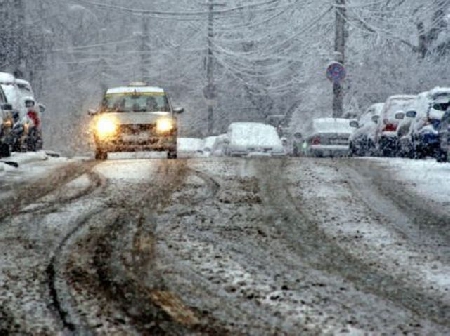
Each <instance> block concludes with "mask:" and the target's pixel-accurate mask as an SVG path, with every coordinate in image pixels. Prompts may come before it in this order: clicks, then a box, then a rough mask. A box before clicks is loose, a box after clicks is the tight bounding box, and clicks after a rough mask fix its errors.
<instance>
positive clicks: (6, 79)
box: [0, 72, 16, 83]
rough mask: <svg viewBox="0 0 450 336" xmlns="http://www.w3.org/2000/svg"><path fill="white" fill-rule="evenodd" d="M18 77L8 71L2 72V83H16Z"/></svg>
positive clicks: (0, 74)
mask: <svg viewBox="0 0 450 336" xmlns="http://www.w3.org/2000/svg"><path fill="white" fill-rule="evenodd" d="M15 80H16V78H15V77H14V76H13V75H11V74H10V73H8V72H0V83H14V82H15Z"/></svg>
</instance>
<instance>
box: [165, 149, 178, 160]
mask: <svg viewBox="0 0 450 336" xmlns="http://www.w3.org/2000/svg"><path fill="white" fill-rule="evenodd" d="M177 157H178V154H177V151H169V152H167V158H168V159H169V160H172V159H176V158H177Z"/></svg>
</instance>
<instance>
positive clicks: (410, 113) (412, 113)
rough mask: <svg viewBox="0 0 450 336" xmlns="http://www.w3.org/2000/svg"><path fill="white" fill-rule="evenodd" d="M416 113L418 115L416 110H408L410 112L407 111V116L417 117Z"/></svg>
mask: <svg viewBox="0 0 450 336" xmlns="http://www.w3.org/2000/svg"><path fill="white" fill-rule="evenodd" d="M416 115H417V112H416V111H408V112H406V117H407V118H415V117H416Z"/></svg>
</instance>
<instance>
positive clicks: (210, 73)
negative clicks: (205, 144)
mask: <svg viewBox="0 0 450 336" xmlns="http://www.w3.org/2000/svg"><path fill="white" fill-rule="evenodd" d="M216 6H225V4H219V3H214V0H208V57H207V59H206V78H207V81H208V84H207V85H206V87H205V89H204V92H203V94H204V96H205V98H206V99H207V102H208V135H212V134H213V132H214V102H213V101H214V99H216V87H215V85H214V51H213V42H212V41H213V38H214V7H216Z"/></svg>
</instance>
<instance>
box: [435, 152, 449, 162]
mask: <svg viewBox="0 0 450 336" xmlns="http://www.w3.org/2000/svg"><path fill="white" fill-rule="evenodd" d="M436 160H437V162H447V161H448V155H447V152H446V151H443V150H439V151H438V154H437V155H436Z"/></svg>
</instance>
